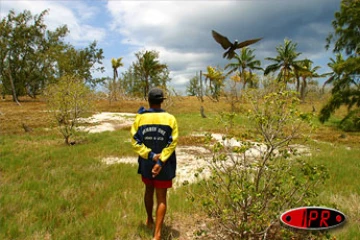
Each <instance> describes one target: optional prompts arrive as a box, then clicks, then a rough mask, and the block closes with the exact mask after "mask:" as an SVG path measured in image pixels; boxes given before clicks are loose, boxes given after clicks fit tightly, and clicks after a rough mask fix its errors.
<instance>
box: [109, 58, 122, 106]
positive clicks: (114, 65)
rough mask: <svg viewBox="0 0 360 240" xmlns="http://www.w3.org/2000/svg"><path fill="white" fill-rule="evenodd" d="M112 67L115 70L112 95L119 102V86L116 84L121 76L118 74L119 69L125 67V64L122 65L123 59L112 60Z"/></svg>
mask: <svg viewBox="0 0 360 240" xmlns="http://www.w3.org/2000/svg"><path fill="white" fill-rule="evenodd" d="M111 66H112V69H113V84H112V91H111V92H112V95H114V97H115V101H117V92H116V91H117V84H116V79H117V78H118V76H119V74H118V71H117V69H118V68H119V67H122V66H124V64H123V63H122V57H120V58H118V59H115V58H112V59H111ZM119 87H120V86H119Z"/></svg>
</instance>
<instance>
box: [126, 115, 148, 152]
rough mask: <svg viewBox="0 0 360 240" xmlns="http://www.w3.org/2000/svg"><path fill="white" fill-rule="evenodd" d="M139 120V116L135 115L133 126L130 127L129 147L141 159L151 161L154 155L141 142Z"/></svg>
mask: <svg viewBox="0 0 360 240" xmlns="http://www.w3.org/2000/svg"><path fill="white" fill-rule="evenodd" d="M139 120H140V115H137V116H136V118H135V121H134V123H133V125H132V126H131V130H130V134H131V145H132V148H133V149H134V151H135V152H136V153H137V154H138V155H139V156H140V157H142V158H143V159H152V158H153V156H154V153H153V152H151V149H150V148H148V147H146V146H145V145H144V143H143V142H142V141H143V140H142V137H141V134H140V133H139V131H138V130H139Z"/></svg>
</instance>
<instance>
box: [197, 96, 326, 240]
mask: <svg viewBox="0 0 360 240" xmlns="http://www.w3.org/2000/svg"><path fill="white" fill-rule="evenodd" d="M248 99H249V101H250V102H251V103H252V106H253V107H252V110H249V114H248V117H249V118H250V120H251V122H252V124H253V126H252V127H253V128H254V129H255V130H256V132H257V133H258V134H259V135H258V140H259V141H258V142H250V141H245V142H240V141H238V144H233V145H232V146H231V145H229V144H228V142H229V141H230V140H229V138H227V137H224V138H223V141H221V142H218V143H216V144H215V145H213V158H212V160H211V161H209V167H210V169H211V170H212V175H211V177H210V179H209V180H208V181H203V182H201V184H203V185H204V187H205V189H206V193H203V194H206V195H201V196H195V199H202V200H203V206H204V208H205V210H206V211H207V213H208V215H209V217H211V218H213V219H215V220H216V221H214V222H217V225H216V232H217V235H218V236H217V237H221V238H224V239H260V238H261V239H263V238H264V239H266V238H268V239H290V238H291V237H300V238H301V239H304V238H305V237H306V235H309V236H310V235H312V234H313V233H311V232H296V231H289V230H288V229H286V228H283V227H281V226H280V222H279V216H280V214H281V213H283V212H285V211H286V210H288V209H290V208H294V207H299V206H304V205H312V204H314V202H313V199H314V197H316V196H317V188H316V186H317V185H319V184H320V183H322V182H323V181H324V180H325V179H326V178H327V170H326V169H325V167H323V166H319V165H315V164H312V163H310V162H308V161H306V160H304V158H295V156H296V155H297V152H296V149H292V148H291V147H290V143H291V142H292V141H294V140H295V139H300V138H303V137H305V135H304V134H303V133H304V131H305V130H310V128H309V127H311V115H307V114H303V113H300V112H299V111H298V110H297V105H298V103H299V100H298V98H297V96H296V93H294V92H288V91H284V92H276V93H270V94H264V95H262V94H261V92H259V91H254V92H250V93H249V94H248ZM230 119H231V117H230ZM226 122H227V121H226ZM230 122H233V121H230ZM234 127H236V126H234ZM232 142H234V139H232ZM234 145H235V146H234ZM307 237H308V236H307Z"/></svg>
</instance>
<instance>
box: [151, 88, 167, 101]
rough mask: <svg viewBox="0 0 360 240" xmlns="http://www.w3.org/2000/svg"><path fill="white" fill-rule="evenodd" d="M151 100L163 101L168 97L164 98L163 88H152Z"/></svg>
mask: <svg viewBox="0 0 360 240" xmlns="http://www.w3.org/2000/svg"><path fill="white" fill-rule="evenodd" d="M148 98H149V100H150V99H151V100H162V99H166V97H164V92H163V90H162V89H161V88H152V89H151V90H150V91H149V95H148Z"/></svg>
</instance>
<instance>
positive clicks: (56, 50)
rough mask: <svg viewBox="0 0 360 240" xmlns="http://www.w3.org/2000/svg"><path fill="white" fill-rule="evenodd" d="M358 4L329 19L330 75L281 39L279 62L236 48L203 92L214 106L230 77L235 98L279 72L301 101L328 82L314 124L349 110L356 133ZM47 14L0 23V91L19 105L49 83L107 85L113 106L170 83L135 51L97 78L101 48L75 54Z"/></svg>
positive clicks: (155, 63)
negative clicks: (326, 94)
mask: <svg viewBox="0 0 360 240" xmlns="http://www.w3.org/2000/svg"><path fill="white" fill-rule="evenodd" d="M359 10H360V1H358V0H357V1H351V0H343V1H342V2H341V6H340V11H339V12H336V13H335V20H334V21H333V22H332V25H333V27H334V32H333V33H331V34H330V35H329V36H328V38H327V39H326V43H327V45H326V47H327V49H329V48H330V45H331V44H334V49H333V52H334V53H335V58H331V59H330V62H329V63H328V66H329V67H330V68H331V70H332V72H330V73H327V74H323V75H320V74H318V73H317V71H318V69H319V66H313V62H312V61H311V60H310V59H299V56H300V55H301V53H300V52H298V51H297V49H296V48H297V43H293V42H292V41H291V40H289V39H285V40H284V43H283V44H281V45H279V46H278V47H276V51H277V56H275V57H268V58H266V60H269V61H271V62H272V64H270V65H269V66H267V67H266V68H265V69H263V68H262V67H261V62H260V61H259V60H257V59H256V57H255V54H254V50H253V49H250V48H248V47H245V48H242V49H240V51H239V53H238V54H235V55H234V57H233V58H231V59H230V61H231V62H229V63H228V64H227V65H226V66H225V67H224V68H221V67H219V66H217V67H214V66H208V67H207V72H205V73H204V74H203V76H204V78H205V94H206V95H208V96H210V97H211V98H212V99H213V100H215V101H218V100H219V96H221V95H222V94H223V88H224V86H225V80H226V79H230V82H231V85H232V86H231V89H232V91H233V94H235V97H237V94H238V91H237V89H238V88H239V85H241V88H242V89H245V88H257V87H259V82H260V75H259V74H256V71H262V72H263V75H265V76H267V75H271V74H277V76H276V77H275V78H276V79H277V81H278V82H279V83H282V84H283V86H284V87H286V86H288V85H289V84H293V85H294V86H295V88H296V91H298V93H299V98H300V99H301V100H305V97H306V89H307V88H308V86H309V84H317V82H316V81H315V80H314V79H316V78H319V77H326V76H327V77H328V80H327V81H325V85H330V84H331V85H332V86H333V87H332V89H331V99H330V100H329V101H328V103H327V104H326V105H325V106H324V107H323V108H322V109H321V112H320V120H321V121H322V122H325V121H327V120H329V118H330V117H331V115H332V114H333V113H334V112H335V111H336V110H337V109H338V108H340V107H341V106H347V107H348V110H349V111H348V115H347V116H346V117H345V118H344V119H343V122H349V121H350V122H352V123H354V124H355V125H356V126H358V128H360V116H359V115H360V110H359V106H360V97H359V96H360V93H359V92H360V84H359V69H360V67H359V66H360V58H359V53H360V50H359V42H360V39H359V38H360V37H359V36H360V34H359V22H360V14H359V12H360V11H359ZM46 14H48V10H45V11H43V12H41V13H40V14H39V15H35V16H33V15H32V14H31V12H30V11H27V10H25V11H24V12H22V13H19V14H17V15H16V14H15V12H14V11H10V12H9V14H8V15H7V16H6V17H4V18H3V19H2V20H1V24H0V47H1V49H2V51H1V52H0V57H1V59H0V92H1V94H2V95H3V96H5V95H6V94H10V95H12V98H13V100H14V101H15V102H17V103H18V104H20V103H19V96H26V95H27V96H30V97H32V98H35V97H36V96H38V95H40V94H42V93H43V91H44V90H45V89H46V87H47V86H48V85H50V84H53V83H57V82H58V81H59V79H66V78H63V76H66V75H70V76H73V77H76V78H79V79H80V80H81V81H82V82H83V83H84V84H87V85H88V86H93V87H94V86H96V85H98V84H106V86H107V88H108V90H109V94H108V95H109V99H110V100H111V101H112V100H114V101H117V100H118V97H119V96H136V97H144V98H146V94H147V92H148V90H149V89H150V88H151V87H153V86H160V87H163V88H164V89H166V88H167V84H168V83H169V82H170V81H171V79H170V77H169V74H170V72H169V68H168V66H167V64H165V63H161V62H160V61H159V53H158V52H156V51H149V50H146V51H140V52H137V53H135V57H136V60H135V62H133V63H132V65H131V66H130V67H129V68H128V69H127V70H125V71H123V72H122V73H121V75H120V74H119V73H118V68H120V67H122V66H123V63H122V58H121V57H120V58H117V59H116V58H114V59H112V62H111V63H112V68H113V77H112V78H111V77H102V78H95V77H94V76H93V75H94V73H95V72H100V73H102V72H104V67H103V66H102V61H103V59H104V56H103V50H102V49H101V48H98V47H97V43H96V41H94V42H92V43H91V44H89V46H88V47H85V48H81V49H78V48H75V47H74V46H72V45H71V44H69V43H66V42H65V37H66V36H67V34H68V33H69V29H68V28H67V26H66V25H63V26H59V27H58V28H56V29H55V30H54V31H51V30H48V29H47V26H46V25H45V23H44V16H45V15H46ZM200 78H201V76H199V75H197V76H195V77H193V78H192V79H190V80H189V83H188V85H187V94H188V95H197V96H199V94H200V93H201V94H202V91H203V90H202V87H201V84H202V82H200Z"/></svg>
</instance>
